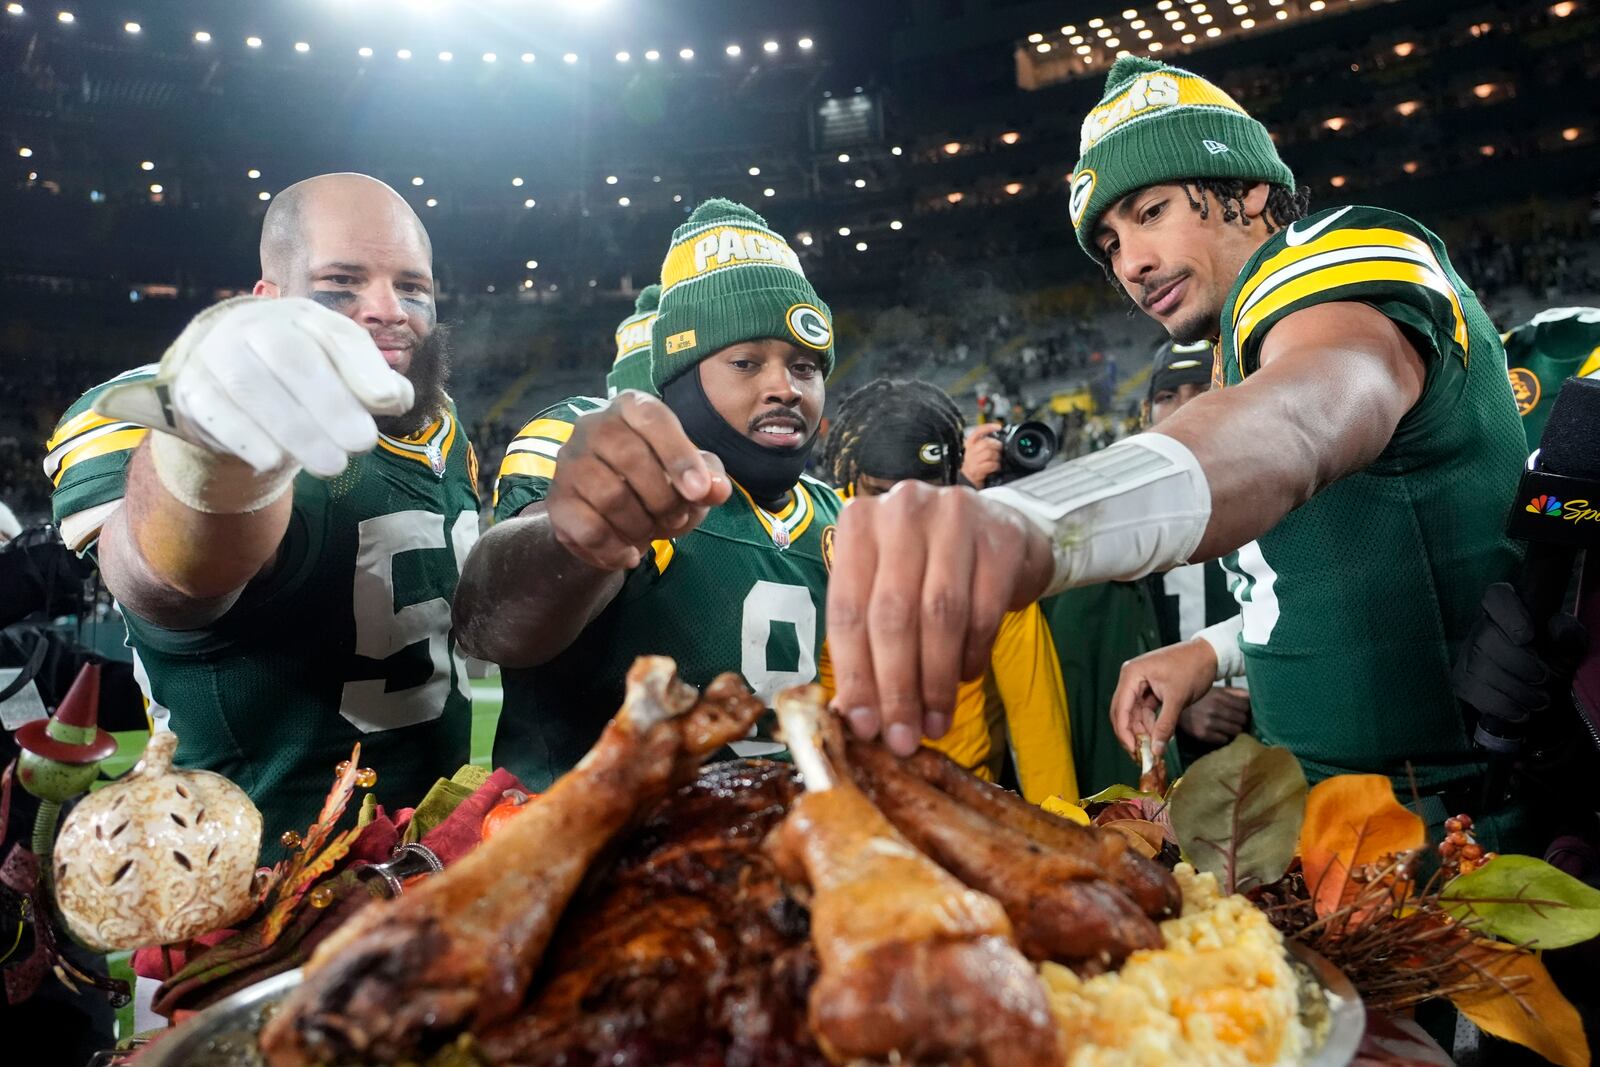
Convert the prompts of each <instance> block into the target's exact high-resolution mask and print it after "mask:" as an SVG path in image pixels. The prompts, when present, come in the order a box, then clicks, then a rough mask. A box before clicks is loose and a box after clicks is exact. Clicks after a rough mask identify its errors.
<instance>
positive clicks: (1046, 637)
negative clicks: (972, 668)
mask: <svg viewBox="0 0 1600 1067" xmlns="http://www.w3.org/2000/svg"><path fill="white" fill-rule="evenodd" d="M964 430H965V428H964V425H963V421H962V418H961V412H960V411H959V410H958V409H957V408H956V405H955V401H953V400H951V399H950V396H949V394H947V393H946V392H945V391H944V390H942V389H940V388H938V387H937V386H934V385H930V384H929V383H927V382H919V381H894V380H891V379H889V378H879V379H877V380H875V381H871V382H868V383H867V384H866V385H864V386H862V387H861V388H860V389H857V390H856V391H855V392H854V393H851V394H850V395H849V396H848V397H846V398H845V400H844V402H843V403H842V404H840V405H839V411H838V414H837V415H836V416H835V417H834V420H833V425H832V427H831V429H830V430H829V432H828V441H827V445H826V446H825V448H824V450H823V456H822V461H821V468H822V470H824V471H825V472H827V476H828V478H829V479H830V480H831V481H832V482H833V484H834V485H835V486H837V487H838V488H839V491H840V492H841V493H842V494H843V495H844V496H845V497H846V498H847V499H849V498H852V497H857V496H861V497H871V496H879V495H881V494H883V493H887V492H889V491H890V490H891V489H893V488H894V486H895V484H896V483H897V482H900V481H903V480H906V479H915V480H917V481H922V482H927V483H929V484H932V485H956V484H958V483H960V482H961V481H962V479H963V478H964V477H966V474H965V473H964V472H966V471H968V470H970V468H969V467H968V465H967V462H966V460H967V457H966V456H965V454H964V447H965V446H964V442H963V436H964ZM978 440H980V441H988V442H990V443H992V444H995V445H996V446H998V442H997V441H995V439H994V437H993V436H992V435H985V436H984V437H981V438H979V439H978ZM993 460H994V464H995V465H996V466H998V464H999V457H998V456H995V457H993ZM847 510H848V509H847ZM925 743H927V744H931V745H932V746H933V747H934V748H937V749H939V750H940V751H941V752H943V753H945V754H946V755H948V756H949V757H950V758H951V759H953V760H955V761H956V762H957V763H960V764H961V765H962V766H963V767H966V768H968V769H969V770H971V771H972V772H973V773H974V774H977V775H978V776H979V777H981V778H985V779H987V780H988V781H991V782H993V781H997V780H999V779H1000V777H1001V776H1002V774H1003V773H1004V765H1005V763H1006V757H1007V754H1008V753H1009V755H1010V761H1011V763H1012V765H1013V766H1014V767H1015V769H1016V777H1017V784H1018V785H1019V786H1020V788H1021V792H1022V795H1023V796H1025V797H1027V798H1028V799H1029V800H1031V801H1033V802H1034V803H1035V804H1039V803H1043V802H1044V801H1045V800H1046V799H1047V798H1049V797H1052V796H1059V797H1065V798H1066V799H1068V800H1077V799H1078V797H1079V796H1080V793H1079V790H1078V781H1077V777H1076V775H1075V773H1074V766H1073V758H1072V726H1071V723H1070V722H1069V720H1068V717H1067V697H1066V692H1065V689H1064V688H1063V686H1062V681H1061V666H1060V664H1059V663H1058V661H1057V658H1056V654H1055V649H1054V648H1053V647H1052V646H1051V643H1050V631H1049V630H1048V629H1047V628H1046V626H1045V624H1044V617H1043V616H1042V615H1041V613H1040V611H1039V606H1038V605H1037V604H1029V605H1028V606H1027V607H1025V608H1023V609H1022V610H1021V611H1015V612H1011V613H1009V614H1007V615H1006V617H1005V620H1004V621H1003V622H1002V623H1001V624H1000V632H999V635H998V636H997V637H996V638H995V645H994V653H993V655H992V656H991V657H990V660H989V669H988V670H987V671H985V672H984V675H983V677H982V678H977V679H974V680H972V681H970V682H966V683H964V684H963V685H962V686H961V690H960V692H959V693H957V695H956V706H955V714H954V718H953V721H952V723H951V726H950V729H949V732H948V733H946V734H944V735H943V736H942V737H939V738H937V739H935V740H931V741H928V742H925Z"/></svg>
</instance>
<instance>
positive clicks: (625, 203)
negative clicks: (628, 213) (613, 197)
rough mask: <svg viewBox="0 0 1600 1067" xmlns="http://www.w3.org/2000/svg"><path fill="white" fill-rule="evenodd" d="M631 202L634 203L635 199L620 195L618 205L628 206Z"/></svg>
mask: <svg viewBox="0 0 1600 1067" xmlns="http://www.w3.org/2000/svg"><path fill="white" fill-rule="evenodd" d="M631 203H633V201H632V200H629V199H628V198H627V197H625V196H619V197H617V206H618V207H627V206H628V205H629V204H631Z"/></svg>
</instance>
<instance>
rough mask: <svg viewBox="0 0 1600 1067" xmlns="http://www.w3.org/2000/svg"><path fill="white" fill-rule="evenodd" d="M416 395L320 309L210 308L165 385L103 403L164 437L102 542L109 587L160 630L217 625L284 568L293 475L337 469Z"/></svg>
mask: <svg viewBox="0 0 1600 1067" xmlns="http://www.w3.org/2000/svg"><path fill="white" fill-rule="evenodd" d="M412 397H413V393H412V388H411V383H410V382H409V381H407V380H406V379H405V377H404V376H402V375H400V374H397V373H396V372H395V371H393V370H391V369H390V368H389V366H388V364H387V363H386V362H385V361H384V359H383V356H382V354H381V353H379V351H378V349H377V346H376V345H374V344H373V342H372V338H371V337H370V336H369V335H368V333H367V332H366V331H365V330H363V329H362V328H361V327H360V326H358V325H356V324H355V323H354V322H353V321H351V320H350V319H347V318H345V317H344V316H343V315H339V314H337V313H335V312H332V311H329V310H327V309H326V308H323V307H321V306H319V305H317V304H315V303H313V302H312V301H310V300H302V299H281V300H274V299H258V298H241V299H239V300H232V301H228V302H226V303H224V304H219V305H217V306H216V307H213V308H210V309H208V310H207V311H205V312H202V313H201V314H200V315H199V316H198V317H197V318H196V319H195V320H194V322H192V323H190V325H189V327H188V328H187V329H186V330H185V331H184V332H183V334H182V335H181V336H180V337H179V338H178V340H177V341H176V342H175V343H174V344H173V346H172V348H171V349H169V350H168V352H167V354H166V356H165V357H163V359H162V361H161V367H160V369H159V371H158V373H157V375H156V377H155V378H154V379H149V380H145V381H139V382H134V383H130V384H128V385H125V386H116V387H113V388H112V389H110V390H108V391H107V392H106V393H105V395H104V396H102V397H101V398H100V399H99V400H98V401H97V402H96V404H95V410H96V411H99V412H100V413H102V414H105V415H110V416H114V417H116V418H119V419H124V420H127V421H129V422H135V423H138V424H141V425H144V426H149V427H150V428H151V429H152V430H154V431H155V432H154V433H153V434H151V436H150V439H149V440H148V441H147V442H146V443H145V444H144V445H143V446H141V447H140V449H139V450H138V452H137V453H136V454H135V456H134V458H133V460H132V462H131V464H130V467H129V471H128V483H127V489H126V492H125V494H124V497H123V502H122V505H121V506H120V507H119V508H118V509H117V511H116V512H115V513H114V514H113V515H112V516H111V517H110V518H109V519H108V520H107V521H106V525H105V527H104V529H103V531H102V533H101V536H100V550H99V552H100V563H101V569H102V571H103V573H104V574H105V579H106V586H107V588H109V589H110V590H111V592H112V593H113V594H114V595H115V596H116V597H117V599H118V600H119V601H120V602H121V603H122V604H123V606H124V607H126V608H127V609H128V610H130V611H132V612H133V613H134V614H136V615H138V616H140V617H141V618H144V619H146V620H148V621H150V622H152V623H154V624H156V625H158V626H164V627H168V628H178V629H182V628H189V627H194V626H199V625H203V624H204V623H206V622H208V621H210V620H211V619H214V618H216V617H217V616H218V615H220V614H221V613H222V612H224V611H226V610H227V609H228V607H229V606H231V605H232V603H233V602H234V601H235V600H236V599H237V598H238V595H239V593H240V592H241V591H242V589H243V588H244V586H245V584H246V583H247V582H249V581H250V579H251V578H253V577H255V576H256V575H257V574H259V573H260V572H261V571H262V570H263V568H265V567H267V566H268V565H269V564H270V563H271V562H272V561H273V560H274V558H275V556H276V553H277V550H278V545H279V544H280V542H281V541H282V539H283V534H284V530H285V529H286V528H287V525H288V521H289V513H290V511H291V509H292V506H293V493H292V491H291V486H292V485H293V483H294V478H295V475H296V474H298V473H299V471H300V470H301V469H305V470H307V471H309V472H310V473H312V474H315V475H319V476H321V477H332V476H334V475H336V474H338V473H340V472H341V471H343V470H344V468H345V465H346V463H347V462H348V461H349V457H350V455H352V454H354V453H359V452H365V451H368V450H370V449H371V448H372V447H373V446H374V445H375V444H376V443H377V436H378V431H377V425H376V423H375V422H374V421H373V415H374V414H379V415H395V414H401V413H403V412H405V411H407V410H408V409H409V408H410V407H411V404H412Z"/></svg>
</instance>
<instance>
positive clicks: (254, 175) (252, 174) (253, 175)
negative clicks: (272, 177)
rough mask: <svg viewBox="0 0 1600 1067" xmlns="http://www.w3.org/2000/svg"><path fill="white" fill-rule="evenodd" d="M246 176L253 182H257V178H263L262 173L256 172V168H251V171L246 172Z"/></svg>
mask: <svg viewBox="0 0 1600 1067" xmlns="http://www.w3.org/2000/svg"><path fill="white" fill-rule="evenodd" d="M244 176H245V177H246V178H249V179H250V180H251V181H255V180H256V179H257V178H259V177H261V172H260V171H259V170H256V168H254V167H251V168H250V169H249V170H247V171H245V172H244Z"/></svg>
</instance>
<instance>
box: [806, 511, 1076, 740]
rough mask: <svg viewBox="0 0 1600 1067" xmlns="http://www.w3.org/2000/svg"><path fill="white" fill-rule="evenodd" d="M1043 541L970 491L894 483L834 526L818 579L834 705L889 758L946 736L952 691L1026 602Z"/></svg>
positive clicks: (1048, 563) (1036, 587)
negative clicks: (829, 559) (830, 552)
mask: <svg viewBox="0 0 1600 1067" xmlns="http://www.w3.org/2000/svg"><path fill="white" fill-rule="evenodd" d="M1053 570H1054V563H1053V560H1052V557H1051V552H1050V543H1049V541H1048V539H1047V538H1046V537H1045V535H1044V534H1043V533H1042V532H1040V530H1039V529H1038V528H1037V527H1036V526H1034V525H1033V524H1031V523H1029V522H1028V521H1027V520H1026V519H1024V518H1023V517H1022V516H1021V515H1020V514H1019V513H1018V512H1016V511H1014V510H1013V509H1011V508H1009V507H1006V506H1005V505H1003V504H1000V503H998V502H996V501H993V500H988V499H985V498H984V497H983V496H982V495H981V494H979V493H976V492H973V491H972V490H971V489H962V488H954V487H950V488H936V487H934V486H931V485H928V484H926V483H924V482H918V481H903V482H901V483H899V484H898V485H896V486H895V487H894V488H893V489H891V490H890V491H889V492H888V493H886V494H884V495H883V496H877V497H857V498H856V499H855V500H853V501H851V503H850V506H849V507H847V508H845V509H844V511H843V512H842V513H841V515H840V518H839V528H838V531H837V533H836V534H835V537H834V561H833V573H832V575H831V576H830V577H829V580H828V648H829V651H830V654H831V656H832V661H833V667H834V676H835V679H836V681H837V684H838V691H837V695H836V697H835V698H834V703H835V704H836V706H838V707H839V708H840V709H841V710H842V711H843V712H844V713H845V715H846V717H847V718H848V719H849V721H850V725H851V727H852V729H854V730H855V732H856V733H857V735H859V736H861V737H874V736H876V735H877V734H879V733H880V732H881V733H882V734H883V737H884V740H885V742H887V744H888V745H889V747H890V748H891V749H893V750H894V751H895V752H897V753H899V754H900V755H902V756H904V755H909V754H910V753H911V752H913V751H915V750H916V747H917V745H918V743H919V742H920V741H921V740H922V738H923V736H924V735H926V736H929V737H940V736H942V735H943V734H944V733H945V732H946V731H947V730H949V728H950V722H951V714H952V712H953V711H954V709H955V700H956V689H957V687H958V686H959V685H960V683H961V681H962V680H963V679H969V678H976V677H978V676H979V675H981V674H982V673H983V671H984V669H985V668H986V667H987V666H988V662H989V656H990V650H991V648H992V646H993V645H994V639H995V634H997V633H998V632H999V629H1000V620H1001V616H1003V615H1004V614H1005V613H1006V612H1008V611H1015V610H1017V609H1019V608H1022V607H1025V606H1026V605H1028V604H1030V603H1032V602H1033V601H1035V600H1037V599H1038V598H1039V596H1040V595H1041V594H1042V593H1043V592H1044V589H1045V587H1046V586H1047V585H1048V584H1049V582H1050V578H1051V575H1052V573H1053Z"/></svg>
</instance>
